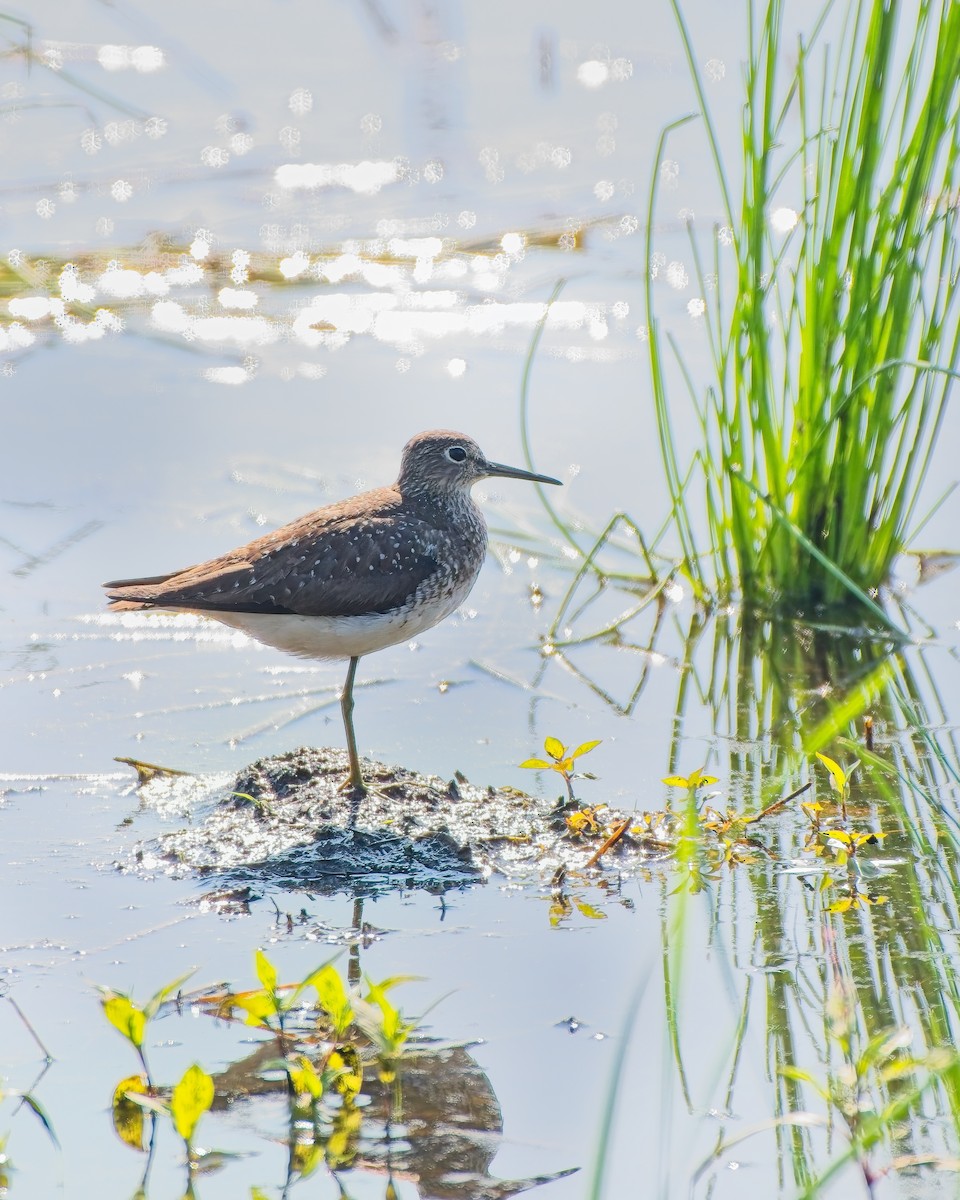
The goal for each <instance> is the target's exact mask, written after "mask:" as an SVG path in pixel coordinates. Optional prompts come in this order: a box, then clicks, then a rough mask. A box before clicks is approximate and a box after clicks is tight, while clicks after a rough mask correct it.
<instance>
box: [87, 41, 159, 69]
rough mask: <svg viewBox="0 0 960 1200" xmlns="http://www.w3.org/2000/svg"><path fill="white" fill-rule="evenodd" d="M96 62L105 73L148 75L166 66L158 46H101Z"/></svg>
mask: <svg viewBox="0 0 960 1200" xmlns="http://www.w3.org/2000/svg"><path fill="white" fill-rule="evenodd" d="M97 62H98V63H99V64H100V66H101V67H103V69H104V70H105V71H129V70H134V71H139V72H140V73H141V74H144V75H146V74H149V73H150V72H152V71H159V70H160V68H161V67H165V66H166V59H165V57H164V54H163V51H162V50H161V49H160V47H159V46H101V47H100V49H99V50H98V52H97Z"/></svg>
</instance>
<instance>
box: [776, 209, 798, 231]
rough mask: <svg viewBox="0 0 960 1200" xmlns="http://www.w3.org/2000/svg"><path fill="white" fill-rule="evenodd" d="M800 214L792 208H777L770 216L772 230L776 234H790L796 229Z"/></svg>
mask: <svg viewBox="0 0 960 1200" xmlns="http://www.w3.org/2000/svg"><path fill="white" fill-rule="evenodd" d="M799 220H800V214H799V213H798V212H796V211H795V210H794V209H792V208H775V209H774V210H773V212H772V213H771V214H770V228H771V229H772V230H773V232H774V233H789V232H790V230H791V229H795V228H796V225H797V222H798V221H799Z"/></svg>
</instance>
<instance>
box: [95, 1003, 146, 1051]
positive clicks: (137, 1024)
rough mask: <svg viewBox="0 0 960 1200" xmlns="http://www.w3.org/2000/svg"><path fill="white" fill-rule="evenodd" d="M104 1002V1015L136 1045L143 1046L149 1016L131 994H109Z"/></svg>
mask: <svg viewBox="0 0 960 1200" xmlns="http://www.w3.org/2000/svg"><path fill="white" fill-rule="evenodd" d="M102 1004H103V1013H104V1016H105V1017H106V1018H107V1020H108V1021H109V1022H110V1024H111V1025H112V1026H113V1027H114V1028H115V1029H119V1030H120V1032H121V1033H122V1034H123V1036H124V1037H125V1038H127V1039H128V1040H129V1041H131V1042H132V1043H133V1044H134V1045H135V1046H142V1045H143V1035H144V1032H145V1030H146V1027H147V1018H146V1016H145V1015H144V1013H143V1011H142V1010H141V1009H139V1008H137V1006H136V1005H135V1004H134V1003H132V1001H131V1000H130V998H129V996H119V995H114V996H108V997H107V998H106V999H105V1000H103V1001H102Z"/></svg>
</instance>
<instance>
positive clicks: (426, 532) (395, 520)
mask: <svg viewBox="0 0 960 1200" xmlns="http://www.w3.org/2000/svg"><path fill="white" fill-rule="evenodd" d="M338 507H339V506H334V507H333V508H331V509H326V510H320V513H313V514H309V515H308V516H306V517H302V518H300V520H298V521H294V522H293V523H292V524H290V525H287V526H284V528H282V529H279V530H277V531H276V532H274V533H272V534H267V535H266V536H265V537H263V538H260V539H258V540H257V541H255V542H251V543H250V544H249V545H248V546H243V547H241V548H240V549H239V550H234V551H232V552H231V553H229V554H226V555H223V556H222V557H221V558H218V559H213V560H212V561H211V562H207V563H202V564H200V565H199V566H195V567H189V568H187V569H186V570H183V571H179V572H175V573H173V574H171V575H169V576H155V577H153V578H152V579H142V580H136V579H128V580H116V581H114V582H113V583H108V584H105V585H104V586H105V587H106V588H107V591H108V594H109V598H110V600H111V605H110V607H111V608H112V609H113V610H115V611H116V610H120V611H123V610H127V611H129V610H131V609H142V608H174V609H189V610H193V611H199V612H204V611H208V612H211V613H215V612H216V611H217V610H222V611H230V612H236V613H242V612H248V613H272V614H278V615H280V614H296V615H298V616H322V617H348V616H362V615H364V614H370V613H388V612H392V611H393V610H395V609H398V608H402V607H403V606H404V605H405V604H406V603H407V601H409V600H410V598H411V597H412V596H413V594H414V593H415V592H416V591H417V589H418V588H419V587H421V586H422V585H424V584H425V583H427V581H429V580H431V579H432V578H433V577H436V576H437V575H438V573H439V574H440V575H443V574H444V573H445V572H444V571H443V568H442V565H441V559H442V557H443V556H442V549H441V547H440V545H439V544H438V543H439V542H442V541H443V540H445V539H444V537H443V534H442V533H438V530H437V529H436V527H435V525H434V524H433V523H432V522H427V521H425V520H422V519H419V518H418V517H416V516H415V515H414V514H411V513H410V512H409V511H407V512H399V513H390V512H387V513H383V512H382V511H381V513H379V514H377V515H376V516H374V515H370V514H369V513H367V514H364V515H363V516H357V515H355V514H354V513H351V512H350V511H349V510H348V509H347V510H346V511H344V512H342V514H338V513H337V511H336V510H337V508H338ZM321 515H322V516H323V520H322V521H319V522H318V517H320V516H321ZM478 566H479V563H478Z"/></svg>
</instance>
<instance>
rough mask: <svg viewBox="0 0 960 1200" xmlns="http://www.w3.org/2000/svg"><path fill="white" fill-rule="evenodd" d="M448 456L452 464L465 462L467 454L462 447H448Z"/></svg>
mask: <svg viewBox="0 0 960 1200" xmlns="http://www.w3.org/2000/svg"><path fill="white" fill-rule="evenodd" d="M446 455H447V458H449V459H450V461H451V462H463V461H464V459H465V458H466V457H467V452H466V450H464V448H463V447H462V446H448V447H447V450H446Z"/></svg>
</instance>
